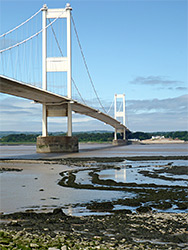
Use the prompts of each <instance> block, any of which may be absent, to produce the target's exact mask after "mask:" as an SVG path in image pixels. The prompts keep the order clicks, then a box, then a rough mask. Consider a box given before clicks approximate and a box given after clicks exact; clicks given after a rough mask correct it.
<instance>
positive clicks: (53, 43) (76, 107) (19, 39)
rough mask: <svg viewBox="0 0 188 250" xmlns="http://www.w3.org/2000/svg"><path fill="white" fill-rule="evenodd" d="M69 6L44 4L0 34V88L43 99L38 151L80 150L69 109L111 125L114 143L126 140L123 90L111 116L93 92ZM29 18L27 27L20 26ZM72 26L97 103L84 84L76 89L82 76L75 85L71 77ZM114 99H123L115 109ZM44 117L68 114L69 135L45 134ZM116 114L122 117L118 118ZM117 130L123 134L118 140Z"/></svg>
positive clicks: (94, 90) (45, 118)
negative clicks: (39, 25)
mask: <svg viewBox="0 0 188 250" xmlns="http://www.w3.org/2000/svg"><path fill="white" fill-rule="evenodd" d="M71 11H72V8H71V6H70V4H67V5H66V7H65V8H64V9H48V7H47V6H46V5H44V6H43V8H41V9H40V10H39V11H37V12H36V13H35V14H34V15H33V16H31V17H30V18H29V19H27V20H26V21H24V22H23V23H21V24H20V25H18V26H16V27H15V28H13V29H11V30H9V31H8V32H6V33H4V34H2V35H1V36H0V39H1V40H0V46H1V47H0V56H1V64H0V72H1V74H0V91H1V92H2V93H5V94H9V95H13V96H17V97H22V98H26V99H29V100H32V101H34V102H35V103H40V104H42V107H43V108H42V136H40V137H38V138H37V152H39V153H42V152H76V151H78V140H77V138H75V137H74V136H72V120H73V118H72V113H73V112H74V113H78V114H82V115H86V116H90V117H92V118H95V119H97V120H99V121H101V122H104V123H105V124H108V125H110V126H112V127H113V128H114V129H115V133H114V144H118V143H126V130H127V127H126V126H125V95H124V94H123V95H122V94H121V95H115V99H114V117H112V116H111V115H110V114H109V112H107V111H106V109H105V107H104V106H103V105H102V101H101V100H100V98H99V96H98V94H97V91H96V88H95V85H94V82H93V80H92V77H91V74H90V71H89V67H88V64H87V62H86V57H85V55H84V52H83V49H82V46H81V42H80V39H79V36H78V31H77V29H76V25H75V21H74V19H73V15H72V13H71ZM41 12H42V20H41V22H42V27H38V26H37V25H38V23H41V22H39V20H35V19H37V17H38V16H41V15H39V13H41ZM34 20H35V21H34ZM63 20H64V21H63ZM47 21H48V23H47ZM60 21H61V22H60ZM30 22H31V26H30V28H28V31H27V32H26V31H25V30H24V28H23V27H24V26H26V25H27V26H28V25H29V23H30ZM71 24H72V25H71ZM71 27H73V30H74V32H75V38H76V40H77V44H78V48H79V50H80V55H81V58H82V62H83V65H84V67H85V69H86V74H87V77H88V79H89V82H90V86H91V89H92V91H93V93H94V96H95V100H96V101H97V103H98V105H99V107H92V105H90V104H87V101H86V100H85V99H84V98H83V96H82V94H81V93H82V92H84V91H85V89H86V93H87V90H88V85H87V86H84V87H82V90H81V91H80V89H79V87H80V85H81V84H80V82H79V85H77V84H76V81H75V78H73V74H72V71H73V70H72V64H73V62H72V40H73V39H72V32H71ZM20 30H22V31H20ZM57 30H58V33H56V32H57ZM62 33H63V34H62ZM15 34H16V35H15ZM52 38H53V39H52ZM75 67H76V66H75ZM78 75H79V74H78ZM78 78H79V77H78ZM83 79H84V81H85V78H84V77H83V78H82V79H81V80H80V81H83ZM78 86H79V87H78ZM87 99H88V94H87ZM117 99H119V100H121V106H120V107H119V109H118V110H117V104H118V102H117ZM95 105H96V104H95ZM47 117H67V136H64V137H62V136H61V137H59V136H48V126H47V125H48V123H47ZM118 117H120V118H122V119H123V121H122V122H120V121H119V120H118V119H117V118H118ZM117 133H122V134H123V139H122V140H121V141H119V142H118V140H117Z"/></svg>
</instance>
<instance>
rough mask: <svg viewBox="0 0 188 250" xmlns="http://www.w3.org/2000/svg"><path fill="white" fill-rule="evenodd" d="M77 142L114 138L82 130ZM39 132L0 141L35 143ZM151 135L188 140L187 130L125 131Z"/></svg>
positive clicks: (139, 136) (131, 134) (141, 137)
mask: <svg viewBox="0 0 188 250" xmlns="http://www.w3.org/2000/svg"><path fill="white" fill-rule="evenodd" d="M50 135H65V133H59V134H58V133H54V134H53V133H51V134H50ZM73 135H75V136H76V137H77V138H78V140H79V142H111V141H112V140H113V139H114V133H113V132H103V133H97V132H95V133H90V132H82V133H73ZM38 136H39V134H9V135H7V136H3V137H2V138H1V139H0V143H36V140H37V137H38ZM152 136H164V137H165V138H172V139H180V140H184V141H188V131H175V132H153V133H145V132H131V131H128V132H127V138H128V139H129V140H130V139H138V140H146V139H151V138H152ZM120 138H122V135H121V134H118V139H120Z"/></svg>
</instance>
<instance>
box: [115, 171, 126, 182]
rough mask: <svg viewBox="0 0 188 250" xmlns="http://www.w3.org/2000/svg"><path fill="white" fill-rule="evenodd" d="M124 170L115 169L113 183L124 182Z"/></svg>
mask: <svg viewBox="0 0 188 250" xmlns="http://www.w3.org/2000/svg"><path fill="white" fill-rule="evenodd" d="M126 178H127V175H126V168H124V169H118V170H117V169H115V181H123V182H126Z"/></svg>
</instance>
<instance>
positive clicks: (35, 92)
mask: <svg viewBox="0 0 188 250" xmlns="http://www.w3.org/2000/svg"><path fill="white" fill-rule="evenodd" d="M0 92H1V93H5V94H10V95H13V96H17V97H22V98H26V99H29V100H33V101H34V102H36V103H40V104H46V106H47V116H48V117H58V116H67V106H68V105H67V104H68V103H71V107H72V111H74V112H75V113H79V114H83V115H87V116H90V117H92V118H95V119H97V120H100V121H102V122H104V123H106V124H108V125H110V126H112V127H114V128H115V129H116V130H117V131H118V132H123V131H124V130H128V129H127V128H126V127H125V126H124V125H123V124H121V123H120V122H119V121H117V120H116V119H114V118H113V117H111V116H109V115H107V114H105V113H103V112H101V111H99V110H97V109H94V108H92V107H89V106H87V105H84V104H82V103H79V102H77V101H76V100H73V99H69V98H67V97H65V96H61V95H58V94H54V93H52V92H49V91H47V90H43V89H40V88H38V87H35V86H32V85H29V84H25V83H22V82H20V81H17V80H14V79H11V78H8V77H6V76H2V75H0Z"/></svg>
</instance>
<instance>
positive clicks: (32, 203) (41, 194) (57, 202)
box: [0, 144, 188, 215]
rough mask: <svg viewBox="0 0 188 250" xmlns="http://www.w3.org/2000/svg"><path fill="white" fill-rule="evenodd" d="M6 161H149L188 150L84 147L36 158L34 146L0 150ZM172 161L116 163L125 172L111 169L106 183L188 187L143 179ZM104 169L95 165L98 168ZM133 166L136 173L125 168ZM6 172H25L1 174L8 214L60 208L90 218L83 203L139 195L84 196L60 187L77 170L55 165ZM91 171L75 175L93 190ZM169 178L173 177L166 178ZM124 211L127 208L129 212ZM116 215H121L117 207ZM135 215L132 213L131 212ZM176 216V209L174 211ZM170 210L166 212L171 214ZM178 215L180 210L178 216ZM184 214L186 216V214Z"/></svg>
mask: <svg viewBox="0 0 188 250" xmlns="http://www.w3.org/2000/svg"><path fill="white" fill-rule="evenodd" d="M0 150H1V158H18V159H39V158H45V159H48V158H49V159H53V158H62V157H126V156H142V155H143V156H149V155H152V156H154V155H163V156H172V155H188V150H187V144H173V145H172V144H170V145H167V144H164V145H163V144H160V145H128V146H122V147H112V146H111V145H106V144H103V145H100V144H91V145H90V144H81V146H80V152H79V153H74V154H36V153H35V146H31V145H30V146H24V145H21V146H0ZM169 162H170V161H168V162H166V161H139V162H131V161H125V162H123V163H113V164H115V165H116V166H118V167H120V168H121V169H119V170H118V169H107V170H101V171H100V173H99V174H100V178H101V179H109V178H110V179H113V180H115V181H117V182H127V183H130V182H136V183H157V184H158V185H159V184H164V183H165V185H169V186H171V185H174V184H175V183H176V185H179V186H182V185H183V186H184V185H187V184H188V181H187V180H186V179H187V175H184V176H183V175H181V176H176V175H173V178H174V179H175V178H180V177H181V178H184V179H185V181H178V180H177V181H176V180H175V181H173V182H172V181H167V180H166V181H165V180H161V179H153V178H149V177H145V176H143V175H142V174H140V173H139V171H140V170H148V169H149V170H151V168H152V167H153V169H154V168H155V167H154V166H156V164H158V165H165V164H168V163H169ZM173 164H174V165H177V166H182V165H184V166H185V165H186V164H187V161H183V160H176V161H173ZM99 165H100V164H96V167H98V166H99ZM127 165H132V168H128V167H126V166H127ZM1 167H11V168H21V169H23V171H21V172H3V173H0V182H1V184H0V197H1V200H0V201H1V202H0V211H1V212H5V213H10V212H15V211H25V210H27V209H34V210H39V211H41V210H50V209H53V208H55V207H62V208H63V210H64V211H65V212H67V213H68V214H74V215H88V214H91V211H89V210H87V209H86V207H83V206H82V203H88V202H91V201H112V200H115V199H119V198H122V197H123V198H125V197H127V198H130V197H133V196H134V195H135V194H134V193H129V192H123V191H108V190H107V191H104V190H103V191H102V190H87V189H84V190H80V189H74V188H67V187H61V186H59V185H58V182H59V181H60V179H61V176H60V173H61V172H63V171H67V170H71V169H74V168H73V167H71V168H70V167H69V166H62V165H59V164H57V165H54V164H53V165H52V164H42V163H40V164H28V163H1ZM88 173H89V171H88V170H85V171H80V172H78V173H77V174H76V182H78V183H83V184H89V183H91V177H90V176H88ZM164 175H165V176H167V177H168V176H171V175H169V174H166V173H165V174H164ZM124 208H125V206H124ZM115 209H118V207H117V206H116V207H115ZM129 209H130V207H129ZM171 210H172V209H171ZM171 210H167V211H171ZM176 211H177V212H178V210H176ZM181 212H182V210H181Z"/></svg>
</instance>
